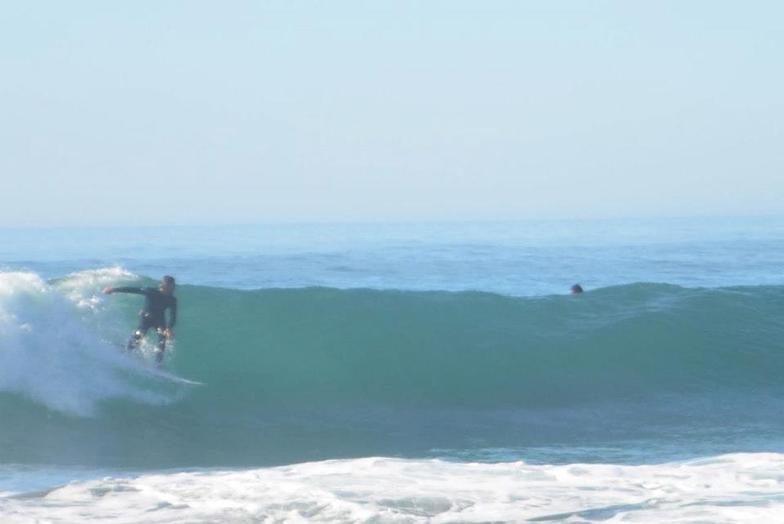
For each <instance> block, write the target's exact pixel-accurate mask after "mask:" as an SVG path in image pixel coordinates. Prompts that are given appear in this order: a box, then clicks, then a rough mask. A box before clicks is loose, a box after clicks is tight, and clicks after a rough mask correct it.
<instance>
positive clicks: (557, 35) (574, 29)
mask: <svg viewBox="0 0 784 524" xmlns="http://www.w3.org/2000/svg"><path fill="white" fill-rule="evenodd" d="M782 5H784V4H781V3H779V2H715V1H691V2H689V1H670V2H665V1H656V2H653V1H652V2H631V1H616V2H610V1H574V2H560V1H549V0H548V1H541V2H511V1H510V2H492V1H491V2H485V1H475V2H459V1H430V2H413V1H411V2H407V1H395V2H369V1H368V2H359V1H358V2H331V1H330V2H327V1H322V2H315V1H312V2H296V1H281V2H262V1H257V2H217V1H213V2H197V1H161V2H158V1H155V2H153V1H147V2H124V3H121V2H105V1H94V2H86V1H82V2H59V1H57V2H55V1H52V2H35V1H33V2H14V3H7V4H5V5H4V6H3V8H2V11H0V68H1V70H2V81H1V82H0V178H1V179H2V191H0V203H1V204H2V205H0V226H15V225H26V224H33V225H54V224H155V223H162V224H167V223H228V222H256V221H278V220H280V221H321V220H324V221H354V220H359V221H368V220H370V221H373V220H456V219H513V218H553V217H617V216H658V215H667V216H670V215H757V214H781V213H784V147H783V146H784V140H783V139H784V133H782V125H783V124H782V122H784V104H783V102H782V100H783V98H782V96H783V95H782V93H784V63H783V62H784V60H783V59H782V51H783V50H784V32H782V30H781V22H782V20H784V8H783V7H782Z"/></svg>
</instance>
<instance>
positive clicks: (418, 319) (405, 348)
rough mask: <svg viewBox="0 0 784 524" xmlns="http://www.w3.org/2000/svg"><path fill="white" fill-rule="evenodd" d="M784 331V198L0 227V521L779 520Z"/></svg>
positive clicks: (783, 506) (783, 474)
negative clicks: (159, 324)
mask: <svg viewBox="0 0 784 524" xmlns="http://www.w3.org/2000/svg"><path fill="white" fill-rule="evenodd" d="M164 274H171V275H174V276H175V277H176V278H177V280H178V287H177V296H178V299H179V304H180V306H179V319H178V323H177V327H176V334H177V336H176V340H175V342H174V344H173V346H172V347H170V348H169V351H167V355H166V367H167V369H168V370H169V371H170V372H171V373H174V374H176V375H178V376H181V377H185V378H187V379H191V380H194V381H199V382H202V383H203V385H192V384H183V383H181V382H178V381H176V380H172V379H170V378H168V377H167V376H165V375H162V374H160V373H155V372H154V371H153V370H152V369H151V361H152V345H153V343H154V341H153V340H152V338H151V339H150V341H149V343H145V344H144V345H143V347H142V350H141V351H140V352H139V354H138V355H134V356H129V355H127V354H125V353H124V351H123V350H122V348H123V346H124V344H125V341H126V340H127V338H128V336H129V335H130V333H131V332H132V331H133V330H134V329H135V325H136V322H137V313H138V309H139V307H140V305H141V301H140V297H138V296H134V295H121V294H115V295H104V294H103V293H102V292H101V290H102V289H103V288H104V287H106V286H119V285H140V286H148V285H156V281H157V280H158V279H159V278H160V277H161V276H162V275H164ZM575 283H580V284H581V285H582V286H583V288H584V289H585V293H583V294H581V295H576V296H572V295H570V293H569V289H570V287H571V286H572V284H575ZM783 350H784V218H782V217H757V218H699V219H697V218H689V219H687V218H671V219H627V220H620V219H617V220H549V221H517V222H469V223H397V224H266V225H241V226H231V225H221V226H171V227H100V228H76V227H63V228H18V229H12V228H5V229H0V521H2V522H3V523H4V524H5V523H11V524H16V523H20V524H21V523H29V522H46V523H70V522H88V521H94V522H112V523H137V522H144V523H189V524H193V523H214V522H221V523H224V522H225V523H248V522H305V521H308V522H310V521H314V522H374V523H386V522H390V523H393V522H394V523H397V522H401V523H402V522H406V523H409V522H434V523H441V522H568V523H583V522H651V523H662V522H679V523H695V524H696V523H706V522H710V523H724V522H728V523H729V522H750V523H751V522H754V523H760V522H765V523H766V522H784V417H782V411H783V408H782V404H783V403H784V378H783V377H784V351H783Z"/></svg>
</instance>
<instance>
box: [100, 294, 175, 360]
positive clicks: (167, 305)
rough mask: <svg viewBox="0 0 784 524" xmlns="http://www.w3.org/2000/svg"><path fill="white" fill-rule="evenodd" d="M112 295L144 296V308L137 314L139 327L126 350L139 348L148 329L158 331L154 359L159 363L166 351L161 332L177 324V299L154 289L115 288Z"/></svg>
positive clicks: (164, 338)
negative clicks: (131, 294) (156, 350)
mask: <svg viewBox="0 0 784 524" xmlns="http://www.w3.org/2000/svg"><path fill="white" fill-rule="evenodd" d="M112 292H114V293H133V294H135V295H144V307H143V308H142V310H141V311H140V312H139V317H140V318H139V327H138V328H137V329H136V332H135V333H134V334H133V335H131V338H130V339H129V340H128V346H127V349H128V350H133V349H136V348H138V347H139V342H141V339H142V337H143V336H144V335H146V334H147V331H149V329H150V328H155V329H156V330H157V331H158V353H157V355H156V358H157V359H158V361H159V362H160V361H161V360H162V359H163V352H164V350H165V349H166V337H165V336H164V335H163V330H164V329H167V328H173V327H174V324H175V323H176V322H177V298H175V297H174V295H166V294H165V293H161V291H160V290H159V289H157V288H154V287H116V288H114V289H113V290H112ZM167 309H168V310H169V321H168V322H166V315H165V312H166V310H167Z"/></svg>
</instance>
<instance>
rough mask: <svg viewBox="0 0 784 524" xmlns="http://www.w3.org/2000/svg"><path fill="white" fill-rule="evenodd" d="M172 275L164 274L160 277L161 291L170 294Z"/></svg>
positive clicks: (172, 285)
mask: <svg viewBox="0 0 784 524" xmlns="http://www.w3.org/2000/svg"><path fill="white" fill-rule="evenodd" d="M174 285H175V283H174V277H172V276H169V275H166V276H165V277H163V278H162V279H161V285H160V288H159V289H160V290H161V293H166V294H167V295H171V294H172V293H174Z"/></svg>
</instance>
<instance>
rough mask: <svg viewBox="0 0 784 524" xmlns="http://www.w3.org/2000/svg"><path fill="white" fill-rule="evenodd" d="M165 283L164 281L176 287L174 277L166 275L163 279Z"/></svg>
mask: <svg viewBox="0 0 784 524" xmlns="http://www.w3.org/2000/svg"><path fill="white" fill-rule="evenodd" d="M163 281H164V282H166V283H167V284H170V285H172V286H173V285H175V282H174V277H173V276H171V275H165V276H164V277H163Z"/></svg>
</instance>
